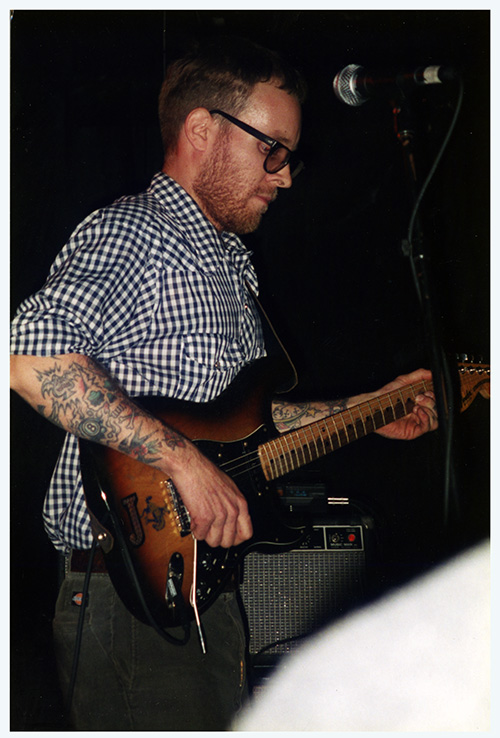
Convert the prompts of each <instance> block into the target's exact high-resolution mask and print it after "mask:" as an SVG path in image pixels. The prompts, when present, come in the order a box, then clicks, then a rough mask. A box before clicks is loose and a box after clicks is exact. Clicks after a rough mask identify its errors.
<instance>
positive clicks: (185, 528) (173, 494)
mask: <svg viewBox="0 0 500 738" xmlns="http://www.w3.org/2000/svg"><path fill="white" fill-rule="evenodd" d="M166 486H167V494H168V496H169V498H170V504H171V505H172V510H173V512H174V519H175V522H176V524H177V527H178V529H179V533H180V534H181V536H182V537H184V536H189V535H190V534H191V518H190V516H189V513H188V511H187V508H186V506H185V505H184V503H183V501H182V500H181V497H180V495H179V493H178V492H177V490H176V488H175V484H174V483H173V482H172V480H171V479H169V480H168V481H167V483H166Z"/></svg>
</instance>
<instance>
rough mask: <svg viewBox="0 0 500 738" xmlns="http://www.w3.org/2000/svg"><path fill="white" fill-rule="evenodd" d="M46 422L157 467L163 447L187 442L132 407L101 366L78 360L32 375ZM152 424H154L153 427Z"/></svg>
mask: <svg viewBox="0 0 500 738" xmlns="http://www.w3.org/2000/svg"><path fill="white" fill-rule="evenodd" d="M34 372H35V377H36V381H37V383H38V390H39V393H40V398H41V399H42V402H39V403H38V404H37V409H38V412H40V413H41V414H42V415H43V416H44V417H46V418H47V419H48V420H50V421H52V422H53V423H55V424H56V425H58V426H60V427H61V428H64V429H65V430H67V431H69V432H70V433H74V434H75V435H77V436H79V437H80V438H84V439H87V440H90V441H96V442H99V443H103V444H104V445H108V446H111V447H113V448H116V449H118V450H119V451H122V452H123V453H126V454H128V455H129V456H133V457H134V458H137V459H138V460H139V461H143V462H145V463H148V464H154V463H155V462H156V461H158V460H159V459H160V458H161V456H162V453H163V452H164V450H165V447H167V448H169V449H170V450H175V448H177V447H178V446H184V445H185V439H184V438H183V437H182V436H181V435H179V434H178V433H176V432H175V431H174V430H173V429H171V428H169V427H168V426H166V425H165V424H164V423H162V422H161V421H160V420H157V419H155V418H154V417H153V416H152V415H150V414H149V413H147V412H146V411H145V410H142V409H141V408H140V407H139V406H137V405H135V404H134V402H133V400H131V399H130V398H129V397H128V396H127V395H126V394H125V393H124V392H123V390H122V389H121V388H120V387H119V385H118V384H117V383H116V382H115V381H114V380H113V379H112V378H111V377H110V376H109V374H108V373H107V372H106V371H105V369H103V368H102V367H101V366H100V365H99V364H97V363H96V362H94V361H93V360H92V359H90V358H88V357H85V356H81V357H80V358H79V359H78V360H73V361H70V362H63V361H60V360H58V359H57V358H55V359H54V363H53V364H51V365H50V366H49V367H48V368H44V369H43V370H40V369H37V368H35V369H34ZM152 421H153V423H152Z"/></svg>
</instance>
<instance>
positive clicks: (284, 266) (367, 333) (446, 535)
mask: <svg viewBox="0 0 500 738" xmlns="http://www.w3.org/2000/svg"><path fill="white" fill-rule="evenodd" d="M11 25H12V29H11V30H12V33H11V43H12V46H11V51H12V129H11V132H12V159H11V162H12V171H11V174H12V180H11V181H12V216H11V227H12V250H11V297H12V309H13V310H15V308H16V307H17V305H18V304H19V302H20V301H21V300H22V299H23V298H24V297H26V296H27V295H29V294H30V293H32V292H33V291H34V290H35V289H37V288H39V287H40V286H41V285H42V284H43V281H44V278H45V275H46V273H47V271H48V268H49V266H50V264H51V262H52V261H53V259H54V257H55V255H56V254H57V252H58V251H59V250H60V248H61V247H62V245H63V244H64V242H65V240H66V239H67V238H68V236H69V235H70V233H71V231H72V230H73V229H74V227H75V226H76V225H77V223H78V222H79V221H80V220H81V219H82V218H83V217H85V216H86V215H87V214H88V213H89V212H90V211H91V210H93V209H94V208H96V207H99V206H101V205H104V204H106V203H108V202H110V201H111V200H113V199H114V198H115V197H117V196H120V195H123V194H129V193H133V192H137V191H139V190H141V189H143V188H144V187H145V186H147V184H148V183H149V180H150V178H151V176H152V174H153V173H154V172H156V171H158V170H159V169H160V168H161V165H162V151H161V144H160V139H159V132H158V126H157V120H156V105H157V93H158V90H159V87H160V84H161V80H162V77H163V70H164V66H165V63H166V62H168V59H169V58H171V57H172V56H174V55H175V54H176V53H177V52H178V51H179V50H181V49H182V48H183V46H184V45H185V44H186V43H187V42H188V41H189V39H190V38H191V37H193V36H204V35H206V34H208V33H220V32H221V31H222V32H234V33H237V34H239V35H243V36H247V37H250V38H253V39H255V40H257V41H259V42H261V43H263V44H265V45H268V46H271V47H274V48H277V49H279V50H282V51H284V52H285V53H286V54H287V55H288V56H289V57H290V58H291V59H292V61H294V62H295V63H296V64H297V65H299V66H300V67H301V68H302V69H303V71H304V72H305V75H306V78H307V81H308V85H309V96H308V100H307V102H306V105H305V106H304V119H303V136H302V141H301V152H302V155H303V158H304V160H305V162H306V169H305V171H304V172H303V173H302V174H301V175H300V177H299V178H298V179H297V180H296V182H295V184H294V186H293V188H292V189H291V190H289V191H287V192H282V193H280V197H279V199H278V202H277V203H276V204H274V205H273V206H272V208H271V209H270V211H269V213H268V214H267V215H266V216H265V219H264V221H263V224H262V226H261V228H260V229H259V231H258V232H257V233H255V234H252V235H251V236H249V237H245V239H244V240H245V242H246V243H247V245H249V246H250V247H251V248H252V249H253V250H254V255H255V256H254V261H255V264H256V266H257V268H258V271H259V275H260V280H261V290H262V299H263V302H264V304H265V305H266V307H267V310H268V312H269V313H270V315H271V316H272V319H273V322H274V323H275V326H276V328H277V331H278V333H279V334H280V336H281V338H282V340H283V342H284V343H285V345H286V347H287V349H288V351H289V353H290V354H291V356H292V358H293V360H294V363H295V365H296V367H297V369H298V373H299V378H300V382H299V386H298V388H297V390H296V391H295V394H296V395H297V396H298V397H304V396H309V397H322V396H323V397H341V396H344V395H348V394H352V393H356V392H362V391H367V390H369V389H375V388H377V387H378V386H380V385H382V384H384V383H385V382H387V381H389V380H390V379H392V378H393V377H394V376H396V375H397V374H398V373H401V372H405V371H410V370H412V369H414V368H416V367H417V366H421V365H428V364H429V361H428V354H427V349H426V345H425V341H424V340H423V337H422V335H423V332H422V327H421V315H420V311H419V306H418V301H417V299H416V296H415V289H414V286H413V283H412V279H411V274H410V268H409V264H408V260H407V258H406V257H405V256H404V255H403V253H402V249H401V241H402V239H403V237H404V236H405V235H406V229H407V223H408V218H409V209H408V204H407V202H408V190H407V186H406V179H405V175H404V171H403V163H402V162H403V159H402V153H401V147H400V145H399V143H398V141H397V139H396V136H395V133H394V121H393V113H392V105H391V102H390V101H389V100H386V99H377V100H370V101H369V102H367V103H366V104H365V105H363V106H361V107H359V108H353V107H349V106H346V105H344V104H342V103H341V102H340V101H338V100H337V98H336V97H335V96H334V94H333V91H332V79H333V77H334V76H335V74H336V73H337V72H338V71H339V70H340V69H342V68H343V67H344V66H345V65H347V64H349V63H358V64H362V65H365V66H367V67H377V66H378V67H383V66H385V65H389V66H392V67H394V66H396V67H399V66H408V67H410V68H412V67H416V66H419V65H428V64H432V63H438V64H450V65H452V66H454V67H455V68H457V69H459V70H461V72H462V77H463V81H464V98H463V104H462V109H461V113H460V116H459V119H458V123H457V126H456V129H455V131H454V134H453V136H452V139H451V141H450V144H449V146H448V147H447V149H446V152H445V155H444V158H443V160H442V162H441V164H440V166H439V168H438V170H437V173H436V175H435V177H434V178H433V180H432V182H431V185H430V187H429V190H428V192H427V194H426V196H425V198H424V201H423V210H422V219H423V224H424V233H425V236H426V244H427V250H428V254H429V257H430V260H429V261H430V269H431V275H432V279H433V285H434V291H435V295H436V297H435V300H434V305H433V307H434V312H435V314H436V315H437V318H438V324H439V329H440V331H441V332H442V336H443V338H442V342H443V346H444V348H445V350H446V351H447V352H449V353H451V354H454V353H456V352H467V353H469V354H473V355H475V356H477V355H478V354H482V355H483V356H484V357H485V359H486V360H487V359H488V352H489V298H490V296H489V230H488V229H489V194H490V193H489V114H490V111H489V13H488V12H487V11H470V10H468V11H458V10H457V11H437V12H433V11H427V10H426V11H418V10H414V11H392V10H390V11H355V10H353V11H317V10H315V11H309V12H307V11H292V10H289V11H281V10H270V11H261V10H259V11H248V10H246V11H153V10H148V11H16V12H15V13H14V16H13V20H12V22H11ZM456 100H457V88H456V86H455V85H447V86H443V87H437V86H436V87H430V88H427V89H426V90H425V93H424V92H420V91H419V92H415V93H414V95H412V119H411V120H412V125H413V127H414V130H415V147H416V154H415V155H416V161H417V167H418V170H419V174H420V176H421V177H422V176H425V174H426V173H427V171H428V169H429V167H430V165H431V163H432V161H433V159H434V157H435V155H436V153H437V151H438V149H439V147H440V145H441V143H442V141H443V139H444V136H445V134H446V131H447V129H448V126H449V123H450V121H451V118H452V115H453V111H454V108H455V103H456ZM488 413H489V407H488V403H487V402H486V401H484V400H483V399H478V400H477V401H476V402H475V403H474V404H473V405H472V407H471V408H470V409H469V410H468V411H467V413H465V414H463V415H462V416H460V418H459V419H458V421H457V424H456V435H455V473H456V485H455V493H456V499H457V501H458V514H457V515H456V516H454V517H453V518H452V521H451V522H450V523H449V524H445V523H444V521H443V491H442V463H441V453H440V446H439V443H438V440H437V439H438V436H437V434H432V435H429V436H425V437H423V438H422V439H419V440H418V441H416V442H414V443H411V444H405V443H399V442H390V441H387V440H384V439H381V438H379V437H376V436H371V437H369V438H366V439H364V440H362V441H359V442H358V443H356V444H352V445H351V446H349V447H347V448H345V449H343V450H342V451H340V452H338V453H337V454H334V455H333V456H332V457H329V458H328V459H325V460H323V461H322V462H321V463H318V464H316V465H315V467H314V469H313V470H312V471H311V472H310V474H311V478H312V479H320V480H321V481H324V482H325V483H326V484H327V487H328V491H329V494H333V495H335V496H349V497H351V498H353V499H355V500H358V501H360V502H361V504H362V505H364V506H366V509H368V510H370V511H371V512H372V513H373V515H374V520H375V525H376V528H377V531H378V536H379V538H380V542H381V547H382V550H383V556H382V559H383V570H382V580H383V586H389V585H391V584H393V583H395V582H398V581H401V580H403V579H406V578H409V577H411V576H413V575H415V574H417V573H418V572H420V571H423V570H424V569H426V568H427V567H429V566H430V565H432V564H433V563H435V562H436V561H439V560H441V559H442V558H443V557H445V556H447V555H448V554H449V553H450V551H451V550H454V549H455V548H456V547H457V546H458V547H463V546H465V545H468V544H469V543H471V542H473V541H475V540H477V539H478V538H481V537H483V536H485V535H486V534H487V533H488V529H489V514H488V507H489V457H488V452H489V414H488ZM60 442H61V434H60V432H59V431H58V430H57V429H56V428H53V427H51V426H49V425H48V424H47V423H46V422H45V421H44V420H43V419H41V418H39V417H38V416H37V415H36V413H34V411H32V410H31V409H30V408H29V407H28V406H26V405H25V404H24V403H23V402H22V401H21V400H20V399H19V398H17V397H13V399H12V468H11V479H12V503H11V542H12V552H11V562H12V578H11V584H12V586H11V613H12V634H11V635H12V698H13V699H12V724H11V729H13V730H48V729H52V728H54V729H57V728H58V727H59V726H60V722H59V716H60V704H59V697H58V694H57V690H56V688H55V686H54V682H53V679H52V673H53V672H52V666H51V648H50V619H51V616H52V608H53V601H54V597H55V592H56V587H57V563H58V562H57V556H56V555H55V552H54V551H53V550H52V548H51V546H50V544H49V543H48V541H47V540H46V538H45V534H44V532H43V526H42V519H41V507H42V502H43V496H44V492H45V488H46V485H47V483H48V480H49V478H50V474H51V470H52V467H53V464H54V462H55V459H56V457H57V453H58V449H59V446H60Z"/></svg>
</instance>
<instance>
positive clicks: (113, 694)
mask: <svg viewBox="0 0 500 738" xmlns="http://www.w3.org/2000/svg"><path fill="white" fill-rule="evenodd" d="M83 579H84V575H83V574H78V573H73V572H71V573H69V574H68V575H67V576H66V578H65V579H64V581H63V583H62V586H61V590H60V592H59V597H58V600H57V605H56V614H55V618H54V641H55V649H56V658H57V661H58V668H59V673H60V680H61V686H62V688H63V690H65V691H67V687H68V683H69V679H70V673H71V665H72V659H73V651H74V646H75V636H76V632H77V621H78V616H79V613H80V607H78V606H75V605H74V604H73V603H72V599H73V596H74V593H76V592H81V591H82V588H83ZM201 619H202V624H203V629H204V632H205V636H206V638H205V640H206V647H207V653H206V654H205V655H204V654H203V653H202V651H201V647H200V643H199V640H198V634H197V630H196V627H192V628H191V638H190V640H189V642H188V644H187V645H185V646H176V645H172V644H170V643H167V642H166V641H165V640H163V638H161V636H160V635H158V634H157V633H156V632H155V631H154V629H153V628H151V627H150V626H148V625H143V624H142V623H141V622H140V621H138V620H137V619H136V618H134V617H133V616H132V615H130V613H129V612H128V610H127V609H126V608H125V607H124V606H123V604H122V602H121V600H120V599H119V597H118V595H117V594H116V592H115V589H114V587H113V585H112V584H111V581H110V579H109V576H108V575H107V574H97V573H94V574H92V578H91V581H90V590H89V603H88V609H87V612H86V614H85V628H84V632H83V639H82V647H81V654H80V662H79V667H78V676H77V682H76V688H75V693H74V697H73V707H72V711H71V723H72V724H71V727H72V729H73V730H115V731H117V730H167V731H171V730H200V731H206V730H227V729H228V728H229V725H230V722H231V720H232V719H233V717H234V716H235V714H236V713H237V712H238V710H239V708H240V706H241V703H242V700H243V697H244V693H245V688H246V685H245V667H244V658H245V637H244V628H243V625H242V622H241V617H240V613H239V608H238V604H237V599H236V595H235V594H234V593H232V592H231V593H225V594H222V595H221V596H220V597H219V599H218V600H217V601H216V602H215V603H214V604H213V605H212V607H210V608H209V609H208V610H207V612H205V613H204V614H203V615H202V616H201ZM169 632H171V633H172V634H173V635H176V636H177V637H181V636H182V635H183V631H182V630H181V629H172V630H171V631H169Z"/></svg>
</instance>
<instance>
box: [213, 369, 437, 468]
mask: <svg viewBox="0 0 500 738" xmlns="http://www.w3.org/2000/svg"><path fill="white" fill-rule="evenodd" d="M427 388H428V383H427V382H426V381H425V380H424V381H422V382H421V383H420V386H418V385H417V386H414V387H412V389H414V391H415V393H416V394H418V393H419V392H420V391H425V390H426V389H427ZM401 389H403V388H401ZM401 389H397V390H393V391H392V392H391V393H388V395H387V396H389V397H390V399H389V402H390V407H391V410H392V412H393V414H394V415H395V411H394V405H393V404H392V399H393V396H394V397H395V396H397V395H398V394H400V392H401ZM387 396H386V397H387ZM381 399H382V398H374V399H373V400H369V401H368V406H369V407H370V410H372V412H373V414H374V413H376V412H382V415H383V407H382V402H381ZM399 399H401V398H399ZM413 399H414V398H413ZM374 403H375V404H376V406H377V407H376V408H375V409H374V408H373V404H374ZM402 404H403V405H404V402H403V403H402ZM387 409H388V408H387ZM349 410H350V412H349V415H350V416H351V419H352V420H353V422H352V423H351V424H349V425H346V423H345V421H344V419H343V417H342V415H343V413H342V414H341V416H340V420H342V425H343V429H342V430H343V432H344V434H345V436H346V438H349V432H348V428H350V427H351V426H352V428H353V429H354V432H355V436H356V437H358V436H357V432H356V428H355V422H354V419H353V412H356V406H354V407H353V408H349ZM358 412H359V411H358ZM335 417H336V416H335V415H330V416H327V418H324V419H323V420H325V421H327V420H328V419H329V418H335ZM367 417H370V416H367ZM337 419H338V416H337ZM358 419H359V420H360V421H361V423H362V425H363V430H364V431H365V434H366V426H365V422H364V420H363V418H362V416H360V418H358ZM318 422H319V423H321V421H318ZM296 430H298V431H302V433H303V434H304V435H306V434H307V433H308V432H310V427H309V426H303V427H302V428H299V429H296ZM332 430H333V432H335V433H337V437H338V429H337V428H336V427H335V428H333V429H332ZM291 432H292V433H295V432H296V431H291ZM283 439H286V434H285V435H284V436H283V437H280V436H277V438H273V439H270V441H269V442H272V441H275V442H279V443H283ZM339 440H340V439H339ZM316 441H317V439H315V438H314V437H313V442H314V443H315V446H316V452H317V453H318V454H319V452H318V448H317V443H316ZM284 442H285V443H286V440H285V441H284ZM287 453H290V452H289V451H287V452H284V453H283V454H281V455H280V458H281V459H283V458H284V456H285V455H286V454H287ZM302 453H303V454H304V459H305V455H306V451H305V450H304V446H303V447H302ZM307 453H308V454H310V450H309V448H308V451H307ZM310 460H311V461H312V460H314V459H313V458H311V459H310ZM261 466H262V465H261V461H260V458H259V452H258V449H257V450H255V451H251V452H248V453H247V454H242V455H241V456H239V457H236V458H234V459H231V460H230V461H227V462H223V463H222V464H220V468H221V469H222V470H223V471H226V472H227V473H229V474H230V475H231V476H238V475H240V474H244V473H245V472H248V471H253V470H254V469H258V468H259V467H261Z"/></svg>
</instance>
